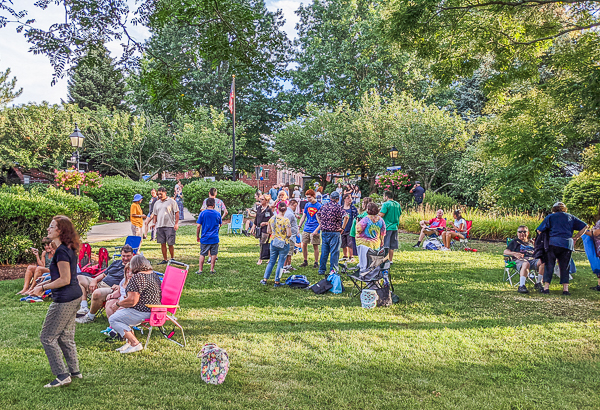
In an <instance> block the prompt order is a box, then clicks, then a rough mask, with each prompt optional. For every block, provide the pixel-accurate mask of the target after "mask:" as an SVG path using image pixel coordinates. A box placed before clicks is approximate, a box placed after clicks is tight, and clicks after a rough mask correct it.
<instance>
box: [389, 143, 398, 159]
mask: <svg viewBox="0 0 600 410" xmlns="http://www.w3.org/2000/svg"><path fill="white" fill-rule="evenodd" d="M390 158H391V159H396V158H398V150H397V149H396V147H394V146H393V145H392V148H390Z"/></svg>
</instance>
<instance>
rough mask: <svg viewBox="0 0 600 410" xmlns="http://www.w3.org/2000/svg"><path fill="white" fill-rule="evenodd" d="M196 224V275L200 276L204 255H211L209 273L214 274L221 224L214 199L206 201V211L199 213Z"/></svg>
mask: <svg viewBox="0 0 600 410" xmlns="http://www.w3.org/2000/svg"><path fill="white" fill-rule="evenodd" d="M196 223H197V224H198V227H197V228H196V240H197V241H198V242H200V258H199V260H198V265H199V269H198V272H196V273H197V274H198V275H200V274H202V268H204V258H205V257H206V255H211V256H212V258H211V259H210V273H212V274H214V273H215V263H216V262H217V255H218V254H219V229H220V228H221V225H222V224H223V220H222V219H221V213H220V212H218V211H216V210H215V199H214V198H208V199H207V200H206V209H205V210H204V211H202V212H200V215H198V220H197V221H196ZM200 230H202V237H200Z"/></svg>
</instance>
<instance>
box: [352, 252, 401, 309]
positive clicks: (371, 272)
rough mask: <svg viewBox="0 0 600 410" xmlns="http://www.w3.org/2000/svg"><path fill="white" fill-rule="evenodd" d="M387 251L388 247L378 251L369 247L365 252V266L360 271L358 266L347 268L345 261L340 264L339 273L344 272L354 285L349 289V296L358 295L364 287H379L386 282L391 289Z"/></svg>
mask: <svg viewBox="0 0 600 410" xmlns="http://www.w3.org/2000/svg"><path fill="white" fill-rule="evenodd" d="M388 253H389V248H381V249H380V250H378V251H376V250H374V249H369V250H368V251H367V253H366V255H367V263H366V266H367V268H366V269H365V270H363V271H360V268H359V266H356V267H355V268H354V269H348V265H347V263H344V264H343V265H342V266H341V273H346V275H347V277H348V278H349V279H350V280H351V281H352V284H353V285H354V288H353V289H352V290H351V291H350V297H355V296H358V295H360V294H361V293H362V291H363V290H364V289H380V288H382V287H383V286H384V284H385V283H386V282H389V285H390V288H392V289H393V285H392V282H391V279H390V266H391V264H390V262H389V259H388Z"/></svg>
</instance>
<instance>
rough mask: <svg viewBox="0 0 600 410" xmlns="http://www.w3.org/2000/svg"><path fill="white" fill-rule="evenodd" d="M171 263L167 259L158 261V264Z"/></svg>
mask: <svg viewBox="0 0 600 410" xmlns="http://www.w3.org/2000/svg"><path fill="white" fill-rule="evenodd" d="M167 263H169V262H168V261H167V260H163V261H162V262H158V263H157V265H166V264H167Z"/></svg>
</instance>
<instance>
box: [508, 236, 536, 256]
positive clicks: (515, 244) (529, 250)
mask: <svg viewBox="0 0 600 410" xmlns="http://www.w3.org/2000/svg"><path fill="white" fill-rule="evenodd" d="M506 249H508V250H509V251H511V252H519V253H522V254H523V256H525V259H532V258H533V242H532V241H529V242H523V241H521V240H519V239H513V240H512V241H510V242H509V243H508V246H507V247H506Z"/></svg>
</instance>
